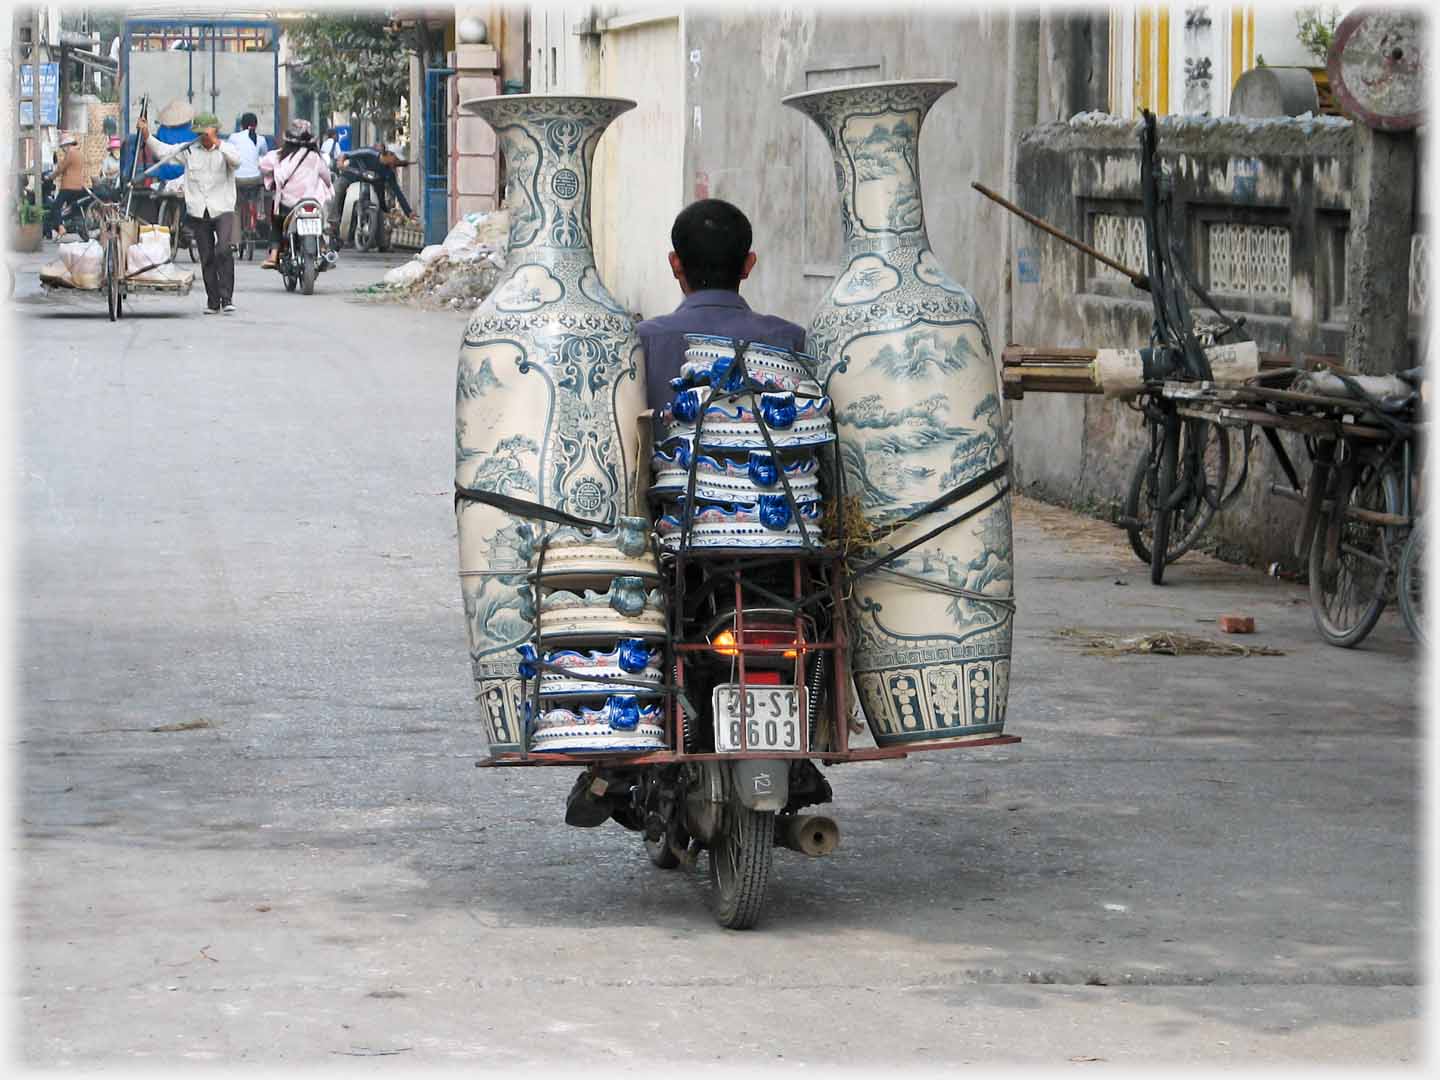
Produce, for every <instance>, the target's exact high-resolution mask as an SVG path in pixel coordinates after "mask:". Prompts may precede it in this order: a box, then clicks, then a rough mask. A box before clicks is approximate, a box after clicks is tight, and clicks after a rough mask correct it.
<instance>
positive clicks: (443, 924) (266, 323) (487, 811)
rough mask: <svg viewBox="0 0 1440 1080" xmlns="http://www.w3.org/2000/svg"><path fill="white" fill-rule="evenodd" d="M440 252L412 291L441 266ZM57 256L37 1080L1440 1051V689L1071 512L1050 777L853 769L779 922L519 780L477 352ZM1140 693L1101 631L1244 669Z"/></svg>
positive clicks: (1222, 568)
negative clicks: (1426, 777)
mask: <svg viewBox="0 0 1440 1080" xmlns="http://www.w3.org/2000/svg"><path fill="white" fill-rule="evenodd" d="M392 261H393V260H392ZM37 265H38V263H36V262H35V261H34V260H29V261H27V262H23V263H22V264H21V265H20V284H19V288H18V290H17V294H16V298H15V300H14V301H13V303H12V310H13V311H15V312H17V313H18V314H19V319H18V334H19V344H20V348H19V352H18V356H17V359H16V363H15V369H16V372H17V376H16V381H17V393H18V400H17V405H18V410H17V411H18V412H19V414H20V417H21V430H20V437H19V447H18V461H17V466H18V467H17V469H16V472H15V476H16V477H17V506H18V515H19V528H18V537H17V540H18V544H19V565H18V577H17V584H16V601H17V605H18V611H17V616H18V627H17V642H18V650H19V651H18V657H17V665H18V673H19V682H18V691H19V694H20V695H21V708H20V717H19V722H18V723H17V725H16V726H15V729H14V731H13V732H12V736H11V738H12V743H13V744H14V745H15V746H16V749H18V754H17V755H15V758H16V761H17V762H18V765H17V771H16V778H17V786H18V793H19V796H20V798H19V821H18V837H17V842H18V849H17V850H18V858H17V867H18V869H19V871H20V877H19V880H18V882H17V885H16V892H15V897H16V907H15V920H14V927H15V933H16V942H15V945H16V947H15V950H14V952H13V957H14V961H13V962H14V965H15V969H16V971H17V982H16V990H17V992H18V996H19V1013H18V1020H19V1025H18V1031H17V1035H16V1040H17V1045H16V1052H17V1053H18V1054H19V1055H20V1057H21V1058H22V1059H23V1060H24V1061H25V1062H26V1063H29V1064H32V1065H43V1066H75V1067H96V1066H135V1065H145V1064H162V1063H163V1064H177V1063H179V1064H184V1063H187V1062H194V1061H222V1062H227V1063H234V1062H247V1063H262V1064H270V1065H317V1064H346V1065H354V1064H355V1063H356V1062H357V1060H358V1058H360V1057H369V1056H374V1055H380V1054H385V1055H386V1056H385V1058H384V1061H385V1062H388V1063H392V1064H394V1063H400V1062H405V1063H409V1064H439V1063H446V1062H462V1061H468V1062H477V1063H485V1064H489V1065H495V1066H516V1065H526V1064H534V1063H549V1064H564V1065H568V1066H571V1067H576V1068H587V1069H595V1068H608V1067H619V1066H625V1065H627V1064H631V1063H635V1062H640V1061H657V1060H659V1061H677V1062H678V1061H699V1062H721V1061H724V1062H728V1063H738V1064H743V1065H754V1064H767V1063H768V1064H795V1063H802V1062H803V1063H809V1064H821V1063H839V1064H850V1065H874V1064H880V1063H884V1064H901V1065H944V1064H954V1063H958V1062H990V1063H1001V1062H1013V1063H1039V1064H1059V1065H1065V1064H1068V1063H1070V1062H1076V1061H1091V1060H1093V1059H1101V1060H1103V1061H1106V1062H1111V1063H1131V1064H1139V1063H1154V1062H1183V1063H1214V1064H1223V1065H1229V1066H1235V1065H1245V1064H1254V1063H1285V1062H1297V1063H1341V1062H1366V1061H1370V1062H1383V1063H1401V1062H1417V1061H1419V1060H1420V1059H1421V1055H1422V1045H1421V1043H1422V1039H1421V1022H1420V1019H1419V1011H1420V993H1419V990H1418V986H1417V984H1418V982H1419V979H1420V971H1421V965H1420V959H1419V950H1420V948H1421V935H1420V932H1419V921H1420V920H1419V910H1418V908H1419V905H1418V901H1417V888H1418V865H1419V859H1418V853H1419V836H1418V835H1417V828H1416V818H1417V810H1418V796H1417V787H1418V781H1419V767H1418V754H1419V753H1420V752H1421V749H1422V743H1421V740H1420V738H1419V733H1418V730H1417V719H1418V718H1417V710H1416V707H1415V705H1414V703H1413V695H1414V694H1415V691H1416V686H1417V683H1416V671H1417V654H1416V651H1415V649H1414V648H1413V646H1412V645H1411V644H1410V643H1409V641H1408V639H1407V637H1406V635H1405V632H1404V629H1403V626H1402V625H1401V624H1400V622H1399V620H1398V618H1397V617H1394V616H1388V615H1387V617H1386V619H1385V621H1384V622H1383V623H1382V624H1381V626H1380V628H1379V629H1378V630H1377V632H1376V633H1375V635H1374V636H1373V637H1372V638H1371V639H1370V641H1369V642H1368V643H1367V644H1366V646H1365V647H1364V648H1362V649H1360V650H1358V651H1355V652H1344V651H1340V650H1336V649H1331V648H1327V647H1326V646H1324V645H1322V644H1320V643H1319V642H1318V640H1317V639H1316V637H1315V635H1314V633H1313V632H1312V630H1311V628H1310V616H1309V612H1308V609H1307V607H1306V606H1305V604H1304V601H1303V595H1302V593H1301V591H1300V590H1298V589H1297V588H1296V587H1295V586H1293V585H1290V584H1286V583H1283V582H1278V581H1274V580H1271V579H1266V578H1263V577H1261V576H1259V575H1256V574H1254V573H1251V572H1248V571H1244V570H1241V569H1238V568H1235V567H1231V566H1226V565H1223V564H1220V563H1216V562H1213V561H1210V560H1207V559H1205V558H1203V557H1199V556H1187V558H1186V560H1185V561H1184V562H1182V563H1181V564H1179V565H1178V566H1177V567H1175V568H1174V569H1173V570H1172V572H1171V576H1170V580H1171V581H1172V584H1169V585H1167V586H1166V587H1165V588H1163V589H1155V588H1152V587H1151V586H1150V585H1149V584H1148V581H1147V577H1146V573H1145V568H1144V567H1142V566H1141V565H1140V564H1139V563H1138V562H1136V561H1135V560H1134V558H1133V556H1131V555H1130V554H1129V553H1128V549H1126V548H1125V547H1124V546H1123V537H1122V536H1121V535H1120V534H1118V533H1115V532H1114V531H1112V530H1110V529H1109V528H1108V527H1105V526H1101V525H1097V524H1095V523H1093V522H1088V521H1085V520H1083V519H1080V518H1077V517H1074V516H1073V515H1070V514H1068V513H1065V512H1062V511H1057V510H1054V509H1051V508H1048V507H1044V506H1041V505H1039V504H1036V503H1033V502H1025V501H1022V503H1021V506H1020V511H1019V513H1018V515H1017V534H1016V536H1017V568H1018V582H1017V587H1018V591H1019V598H1020V608H1019V615H1018V637H1017V641H1016V653H1015V662H1014V676H1013V681H1012V699H1011V707H1010V730H1011V731H1013V732H1014V733H1016V734H1019V735H1021V736H1023V737H1024V742H1022V743H1021V744H1019V745H1018V746H1010V747H1004V748H999V749H995V750H976V751H968V752H952V753H950V754H947V755H931V756H929V757H919V758H916V759H912V760H907V761H900V762H887V763H871V764H865V765H852V766H847V767H842V768H837V769H834V770H831V772H830V776H831V779H832V781H833V783H834V785H835V790H836V803H835V805H834V808H833V809H834V814H835V816H836V817H837V818H838V820H839V821H840V823H841V828H842V830H843V834H844V839H843V841H842V846H841V848H840V850H839V851H838V852H837V853H836V854H835V855H834V856H833V857H832V858H830V859H828V860H823V861H817V862H807V861H805V860H803V859H802V858H801V857H800V856H798V855H794V854H792V853H789V852H782V853H778V854H777V863H776V865H777V871H776V874H775V879H774V882H773V885H772V889H771V893H770V897H769V902H768V907H767V912H766V918H765V921H764V923H763V924H762V927H761V928H760V929H758V930H756V931H754V932H751V933H745V934H734V933H726V932H724V931H721V930H720V929H718V928H717V927H716V926H714V924H713V923H712V922H711V921H710V918H709V916H708V915H707V913H706V911H705V908H704V896H705V891H704V882H703V875H702V874H699V873H697V874H695V875H687V874H685V873H680V872H675V873H668V874H667V873H664V872H661V871H658V870H655V869H653V868H652V867H651V866H650V865H649V864H648V862H647V861H646V860H645V858H644V856H643V854H642V852H641V850H640V845H639V842H638V840H636V839H635V838H634V837H633V835H632V834H629V833H625V832H623V831H622V830H621V829H619V828H618V827H616V826H614V825H609V826H606V827H604V828H602V829H598V830H589V831H582V830H576V829H570V828H567V827H566V826H565V825H563V824H562V823H561V821H560V808H561V800H562V797H563V795H564V793H565V791H566V789H567V788H568V787H569V783H570V781H571V779H572V777H571V775H570V772H569V770H542V769H534V770H495V771H490V770H487V771H479V770H476V769H475V768H474V767H473V763H474V761H475V760H476V759H477V757H479V756H481V753H482V749H483V748H482V746H481V744H480V742H479V733H478V730H477V725H476V722H475V720H474V718H473V713H472V703H471V700H470V688H469V681H468V680H469V676H468V671H467V666H466V661H465V650H464V628H463V622H462V615H461V608H460V599H459V589H458V586H457V584H456V579H455V577H454V571H455V538H454V519H453V517H452V513H451V502H450V495H449V488H450V482H451V468H452V459H451V453H452V446H453V435H452V423H453V404H452V402H453V389H452V386H453V376H454V358H455V350H456V347H457V344H458V341H459V337H460V333H461V329H462V325H463V316H461V315H459V314H456V313H453V312H418V311H414V310H411V309H407V308H403V307H398V306H393V305H385V304H376V303H370V302H362V301H360V300H358V299H356V298H355V296H354V294H353V293H352V292H350V289H351V288H352V287H353V286H355V285H357V284H363V283H366V282H369V281H373V280H376V279H378V277H379V275H380V272H381V270H382V269H383V267H384V265H385V263H383V262H382V261H381V260H378V259H371V260H362V259H357V258H355V257H353V256H352V257H349V258H347V259H346V261H345V264H344V266H343V268H342V269H341V270H340V271H338V272H336V273H333V274H328V275H325V276H323V277H322V278H321V279H320V285H319V287H318V293H317V295H316V296H314V297H302V296H298V295H288V294H285V293H284V292H283V291H281V288H280V283H279V281H278V279H277V278H275V277H274V276H273V275H266V274H263V273H262V272H261V271H259V270H257V269H255V268H254V267H253V266H250V265H242V266H241V268H240V270H239V273H238V284H237V297H236V300H237V303H238V304H239V305H240V311H239V312H238V313H237V314H236V315H235V316H233V317H229V318H227V317H223V316H216V317H204V318H202V317H201V316H200V308H201V306H202V302H203V301H202V299H201V296H200V294H199V292H198V291H197V293H196V294H194V295H192V296H191V297H190V298H188V299H187V300H184V301H176V300H160V299H147V298H136V299H135V301H134V303H133V304H132V306H131V317H128V318H126V319H125V320H123V321H122V322H121V323H120V324H118V325H111V324H110V323H108V322H107V321H106V320H105V317H104V314H103V310H102V309H101V308H100V307H99V306H98V305H97V304H95V303H94V302H93V301H90V300H84V301H82V300H80V299H78V298H64V297H50V298H45V297H41V296H37V295H35V293H36V287H35V284H34V277H33V270H34V269H35V267H36V266H37ZM1234 609H1243V610H1245V611H1248V612H1250V613H1252V614H1254V615H1255V617H1256V621H1257V623H1258V624H1259V627H1260V631H1261V632H1260V634H1259V635H1257V637H1256V638H1255V639H1254V640H1255V641H1257V642H1261V643H1265V644H1269V645H1273V646H1276V647H1278V648H1281V649H1283V650H1285V655H1284V656H1280V657H1266V658H1250V659H1207V658H1183V659H1176V658H1162V657H1141V656H1127V657H1121V658H1107V657H1100V656H1093V655H1089V654H1087V653H1085V652H1083V651H1082V650H1081V649H1080V648H1078V647H1077V645H1076V644H1075V643H1074V642H1073V641H1072V640H1070V639H1066V638H1061V637H1058V636H1057V631H1059V630H1060V629H1062V628H1064V627H1073V626H1080V627H1087V628H1097V629H1110V630H1122V631H1125V632H1140V631H1148V630H1159V629H1179V630H1185V631H1193V632H1198V633H1214V632H1215V627H1214V626H1213V623H1207V622H1206V620H1213V619H1214V617H1215V616H1216V615H1217V614H1218V613H1221V612H1223V611H1227V610H1234Z"/></svg>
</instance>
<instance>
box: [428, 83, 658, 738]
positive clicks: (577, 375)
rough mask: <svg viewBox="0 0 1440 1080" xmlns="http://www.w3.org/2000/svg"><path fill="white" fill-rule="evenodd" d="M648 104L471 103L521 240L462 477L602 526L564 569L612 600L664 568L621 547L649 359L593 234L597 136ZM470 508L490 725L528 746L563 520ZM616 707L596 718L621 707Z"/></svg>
mask: <svg viewBox="0 0 1440 1080" xmlns="http://www.w3.org/2000/svg"><path fill="white" fill-rule="evenodd" d="M634 105H635V103H634V102H633V101H627V100H624V99H620V98H601V97H581V96H568V95H567V96H558V95H531V94H514V95H504V96H499V97H490V98H481V99H477V100H470V101H465V102H463V103H462V105H461V108H462V109H464V110H466V111H469V112H473V113H477V114H479V115H480V116H482V117H483V118H484V119H485V120H486V121H487V122H488V123H489V124H490V126H491V127H493V128H494V129H495V133H496V135H497V137H498V140H499V144H500V149H501V152H502V153H503V155H504V159H505V204H506V208H507V209H508V210H509V212H510V246H509V256H508V261H507V264H506V265H507V270H506V274H505V276H504V278H503V279H502V280H501V281H500V282H499V284H497V285H496V287H495V289H494V290H493V291H492V292H491V293H490V295H489V296H487V297H486V298H485V300H484V302H483V303H481V305H480V306H479V308H477V309H476V311H475V314H474V316H473V317H472V318H471V319H470V322H469V325H468V326H467V327H466V330H465V338H464V343H463V345H462V347H461V350H460V363H459V371H458V375H457V382H456V395H455V479H456V483H457V484H458V485H460V486H461V487H464V488H469V489H474V490H478V491H482V492H490V493H495V494H498V495H505V496H510V497H511V498H514V499H517V500H521V501H522V502H526V503H537V504H540V505H542V506H545V507H551V508H554V509H556V510H560V511H562V512H564V513H565V514H567V515H570V516H571V517H574V518H578V519H581V520H582V521H584V522H595V523H597V524H598V525H600V526H602V528H600V529H598V530H590V531H588V532H586V533H585V534H584V536H582V537H580V538H579V540H578V541H577V539H576V538H575V537H574V536H570V537H569V539H565V538H560V539H559V540H557V546H556V549H555V550H556V553H557V559H556V561H555V563H554V566H555V567H556V569H557V571H563V573H564V574H565V575H566V577H567V578H569V579H574V578H575V576H576V575H577V574H579V575H581V577H582V578H583V576H584V575H585V573H587V572H590V573H593V574H594V575H595V580H594V581H587V582H585V584H587V585H592V586H594V587H595V588H596V589H597V590H599V592H600V593H601V594H603V593H604V591H605V589H606V588H607V586H608V582H609V580H610V579H611V578H612V577H614V576H615V575H616V574H620V575H622V576H623V575H629V576H631V577H635V576H638V577H640V578H643V579H651V578H653V577H654V576H655V574H656V569H655V564H654V554H653V552H651V551H648V550H647V551H646V552H644V553H640V554H629V553H627V551H622V550H621V549H622V548H627V547H628V546H631V539H632V538H631V536H630V534H631V533H633V532H634V528H633V519H632V520H631V522H621V518H622V517H625V516H626V515H628V514H630V513H631V511H632V508H633V506H634V505H635V503H636V498H635V494H636V493H635V492H634V491H633V490H632V488H633V484H634V470H635V461H636V453H637V443H638V434H637V425H636V420H637V417H638V416H639V414H640V412H641V411H642V410H643V409H644V408H645V384H644V360H643V352H642V350H641V347H640V342H639V339H638V338H637V337H636V336H635V327H634V324H633V322H632V320H631V318H630V316H629V315H628V314H627V313H626V311H625V309H624V307H622V306H621V305H620V303H619V302H618V301H616V299H615V298H614V297H613V296H611V295H610V293H609V292H608V291H607V290H606V288H605V286H604V285H603V284H602V283H601V281H600V278H599V274H598V273H597V270H596V266H595V256H594V252H593V249H592V246H591V232H590V193H591V166H592V162H593V160H594V155H595V145H596V143H598V142H599V140H600V138H601V136H602V135H603V134H604V131H605V129H606V127H607V126H608V125H609V124H610V123H611V122H612V121H613V120H614V119H615V118H616V117H617V116H619V115H620V114H621V113H623V112H625V111H626V110H627V109H631V108H633V107H634ZM456 513H457V524H458V531H459V545H460V580H461V593H462V596H463V598H464V602H465V622H466V627H467V630H468V636H469V646H470V660H471V667H472V672H473V675H474V679H475V685H476V691H477V697H478V699H479V701H480V706H481V709H480V711H481V718H482V720H483V721H484V724H485V727H486V732H487V735H488V737H489V740H490V748H491V752H492V753H501V752H513V751H515V750H518V749H520V748H521V747H522V744H523V740H524V717H525V711H524V706H523V703H522V702H521V699H520V688H521V680H520V676H519V673H518V669H517V664H518V663H519V657H518V656H517V653H516V648H517V646H519V645H521V644H522V643H523V642H525V641H527V640H529V639H530V636H531V634H532V631H533V625H532V624H531V623H530V622H529V621H527V619H526V618H525V617H524V615H523V614H522V606H523V604H524V603H525V598H526V596H527V595H528V592H527V576H529V575H530V574H531V573H532V572H533V569H534V563H535V560H536V558H537V552H539V551H540V550H541V549H542V548H543V547H544V545H541V544H540V543H539V540H540V538H542V537H544V536H548V535H549V534H551V533H554V532H556V526H555V525H554V524H553V523H550V524H547V523H545V522H540V521H536V520H534V519H533V518H527V517H524V516H514V515H512V514H510V513H507V512H506V511H505V510H501V509H499V508H497V507H496V506H493V505H490V504H488V503H486V502H483V501H476V500H473V499H461V500H459V501H458V502H457V511H456ZM641 524H642V525H644V522H641ZM606 530H611V531H609V532H607V531H606ZM571 532H572V533H573V528H572V529H571ZM577 543H579V544H580V546H579V547H577V546H576V544H577ZM586 545H589V547H586ZM641 546H644V544H643V543H642V545H641ZM592 548H593V549H594V550H593V551H591V549H592ZM587 552H590V553H589V554H587ZM586 560H590V563H593V566H592V565H590V563H587V562H586ZM587 567H588V571H587ZM540 584H541V585H544V584H545V583H544V582H541V583H540ZM612 636H613V635H612ZM602 646H603V647H607V648H614V644H613V642H611V643H608V644H606V643H604V642H600V643H598V644H597V647H602ZM601 705H603V700H602V702H600V703H597V707H596V709H595V710H593V712H594V715H596V716H602V715H609V714H608V713H605V712H604V710H603V709H602V708H600V706H601ZM587 715H588V714H587Z"/></svg>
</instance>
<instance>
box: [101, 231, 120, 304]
mask: <svg viewBox="0 0 1440 1080" xmlns="http://www.w3.org/2000/svg"><path fill="white" fill-rule="evenodd" d="M119 251H120V242H119V241H118V240H117V239H116V238H115V237H113V236H112V237H110V238H109V239H108V240H107V241H106V242H105V308H106V311H107V312H108V313H109V315H110V321H111V322H114V321H115V320H116V319H118V318H119V317H120V256H119Z"/></svg>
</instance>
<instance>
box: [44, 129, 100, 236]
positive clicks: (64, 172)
mask: <svg viewBox="0 0 1440 1080" xmlns="http://www.w3.org/2000/svg"><path fill="white" fill-rule="evenodd" d="M59 155H60V156H59V157H58V158H56V160H55V201H54V202H53V203H51V205H50V220H49V222H48V223H47V232H49V233H51V234H58V233H62V232H64V231H65V230H64V227H63V226H62V225H61V224H60V221H61V219H62V218H63V217H64V216H65V212H66V211H67V210H68V209H69V208H70V207H71V206H72V205H74V204H75V203H78V202H79V201H80V200H81V199H83V198H85V185H87V184H88V183H89V182H90V177H89V176H87V175H86V173H87V172H88V170H87V169H86V167H85V155H84V154H83V153H82V152H81V151H80V147H79V145H78V144H77V141H76V139H75V136H74V135H66V136H64V137H63V138H61V140H60V150H59Z"/></svg>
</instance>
